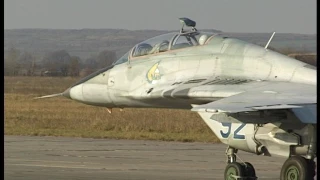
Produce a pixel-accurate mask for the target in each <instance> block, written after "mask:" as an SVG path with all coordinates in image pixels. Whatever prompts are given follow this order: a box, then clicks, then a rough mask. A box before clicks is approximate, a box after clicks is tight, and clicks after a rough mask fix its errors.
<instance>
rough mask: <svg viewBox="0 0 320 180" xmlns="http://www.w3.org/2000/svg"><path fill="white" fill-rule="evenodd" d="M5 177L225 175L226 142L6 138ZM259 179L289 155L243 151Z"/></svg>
mask: <svg viewBox="0 0 320 180" xmlns="http://www.w3.org/2000/svg"><path fill="white" fill-rule="evenodd" d="M4 145H5V146H4V152H5V153H4V169H5V171H4V178H5V179H6V180H34V179H47V180H56V179H61V180H69V179H77V180H85V179H86V180H87V179H95V180H100V179H101V180H102V179H113V180H117V179H119V180H120V179H121V180H124V179H127V180H128V179H130V180H141V179H153V180H158V179H159V180H160V179H161V180H194V179H197V180H209V179H210V180H212V179H217V180H220V179H223V174H224V169H225V166H226V157H225V154H224V153H225V150H226V145H223V144H211V143H199V142H193V143H181V142H161V141H145V140H113V139H90V138H88V139H87V138H66V137H30V136H29V137H28V136H5V137H4ZM238 155H239V157H240V158H241V159H242V160H244V161H248V162H250V163H252V164H253V165H254V166H255V169H256V172H257V175H258V177H259V180H277V179H279V176H280V169H281V166H282V163H283V162H284V161H285V158H279V157H265V156H257V155H253V154H249V153H246V152H242V151H239V153H238Z"/></svg>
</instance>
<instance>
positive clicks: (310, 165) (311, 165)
mask: <svg viewBox="0 0 320 180" xmlns="http://www.w3.org/2000/svg"><path fill="white" fill-rule="evenodd" d="M307 163H308V169H309V171H310V176H311V177H314V176H315V175H316V162H314V160H311V159H307Z"/></svg>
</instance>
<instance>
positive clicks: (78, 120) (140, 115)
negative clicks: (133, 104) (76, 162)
mask: <svg viewBox="0 0 320 180" xmlns="http://www.w3.org/2000/svg"><path fill="white" fill-rule="evenodd" d="M77 80H78V79H75V78H59V77H4V115H5V134H7V135H9V134H10V135H37V136H71V137H93V138H122V139H151V140H165V141H183V142H192V141H200V142H219V140H218V139H217V138H216V137H215V135H214V134H213V133H212V132H211V130H210V129H209V128H208V127H207V125H206V124H205V123H204V122H203V121H202V120H201V118H200V117H199V115H198V114H197V113H195V112H191V111H187V110H171V109H130V108H128V109H124V111H120V110H119V109H114V110H113V113H112V114H109V113H108V112H107V110H106V108H102V107H94V106H89V105H84V104H81V103H78V102H75V101H72V100H70V99H67V98H63V97H58V98H49V99H37V100H34V99H33V98H34V97H37V96H42V95H47V94H54V93H59V92H62V91H64V90H65V89H67V88H68V87H69V86H70V85H72V84H73V83H74V82H75V81H77Z"/></svg>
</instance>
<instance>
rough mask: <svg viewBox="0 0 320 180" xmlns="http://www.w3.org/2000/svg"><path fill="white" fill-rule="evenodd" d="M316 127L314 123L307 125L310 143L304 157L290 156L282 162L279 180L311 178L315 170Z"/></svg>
mask: <svg viewBox="0 0 320 180" xmlns="http://www.w3.org/2000/svg"><path fill="white" fill-rule="evenodd" d="M316 133H317V129H316V126H315V125H309V134H310V144H309V148H308V152H307V155H306V158H304V157H302V156H291V157H289V158H288V159H287V160H286V162H285V163H284V164H283V166H282V168H281V173H280V180H311V179H313V178H314V176H315V174H316V172H315V169H316V165H315V162H314V158H315V157H316V153H317V149H316V147H317V135H316Z"/></svg>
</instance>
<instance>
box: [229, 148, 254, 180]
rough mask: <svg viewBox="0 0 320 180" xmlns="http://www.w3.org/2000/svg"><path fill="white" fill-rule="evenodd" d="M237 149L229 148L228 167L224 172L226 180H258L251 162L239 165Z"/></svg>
mask: <svg viewBox="0 0 320 180" xmlns="http://www.w3.org/2000/svg"><path fill="white" fill-rule="evenodd" d="M235 153H237V149H234V148H232V147H228V149H227V152H226V154H227V159H228V165H227V167H226V169H225V171H224V179H225V180H240V179H241V180H256V179H257V177H256V171H255V169H254V167H253V165H252V164H250V163H249V162H244V163H239V162H236V155H235Z"/></svg>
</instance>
